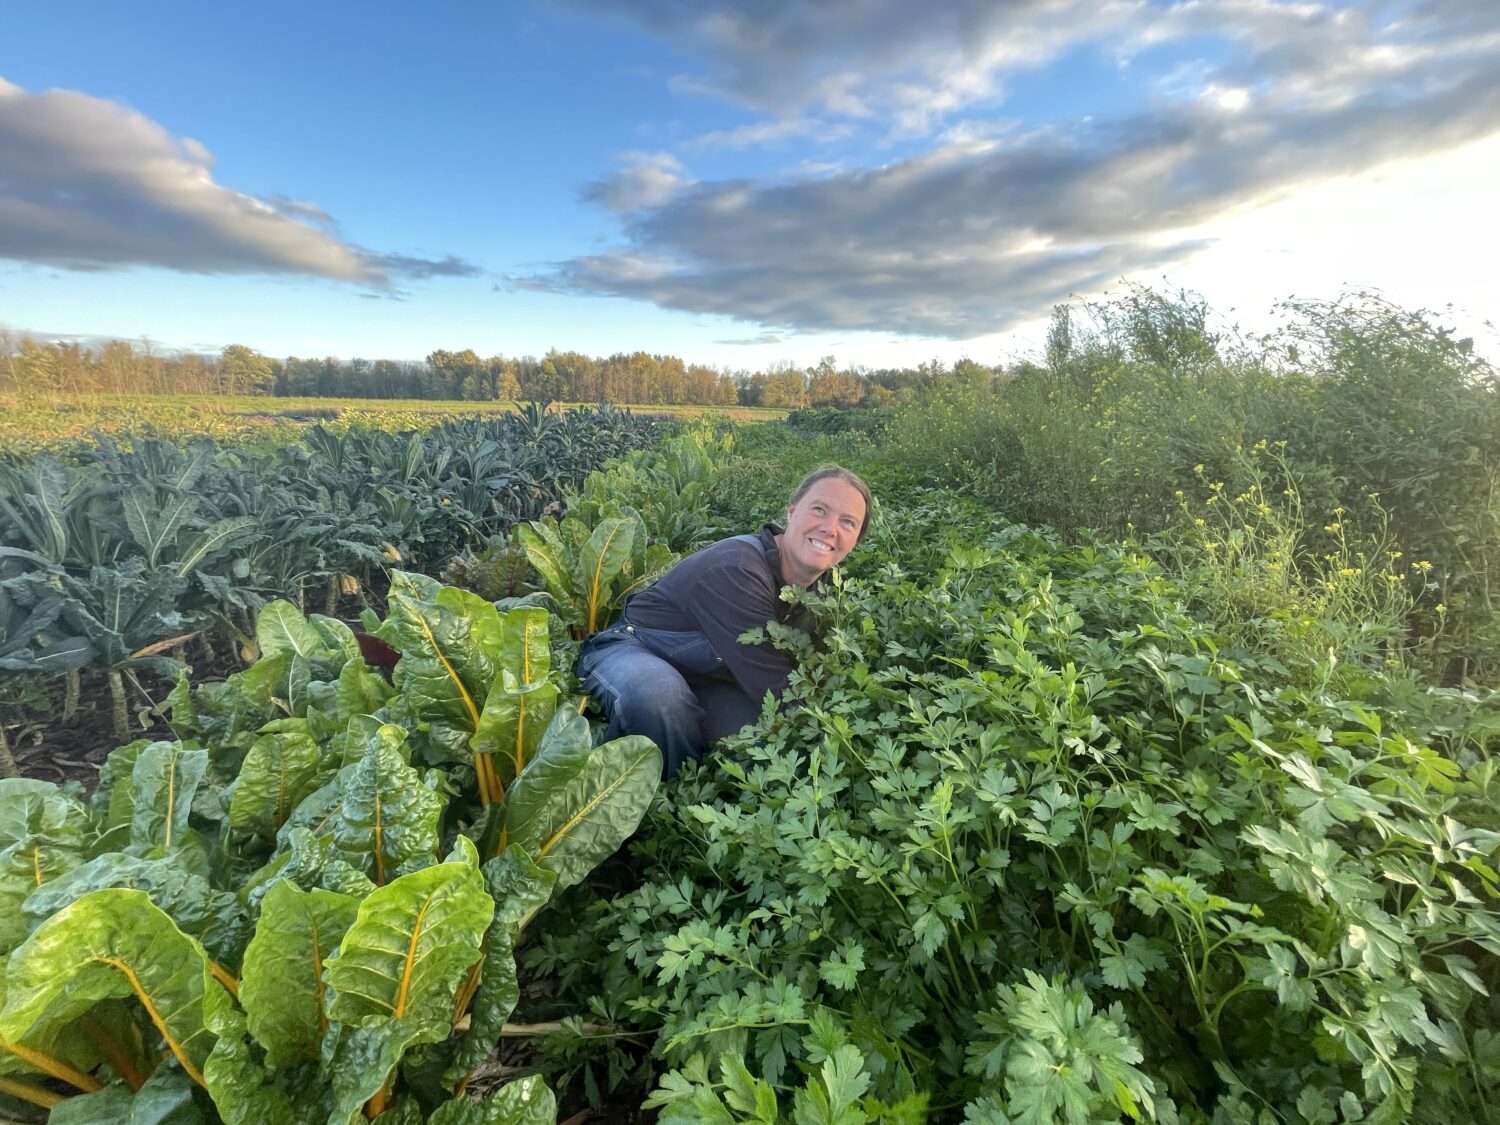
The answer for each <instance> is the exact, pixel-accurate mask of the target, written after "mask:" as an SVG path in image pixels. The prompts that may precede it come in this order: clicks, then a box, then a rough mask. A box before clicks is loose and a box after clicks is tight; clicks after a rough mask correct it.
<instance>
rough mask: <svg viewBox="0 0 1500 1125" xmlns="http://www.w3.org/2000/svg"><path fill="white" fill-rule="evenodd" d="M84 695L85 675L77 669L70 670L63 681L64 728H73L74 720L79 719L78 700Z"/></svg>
mask: <svg viewBox="0 0 1500 1125" xmlns="http://www.w3.org/2000/svg"><path fill="white" fill-rule="evenodd" d="M82 694H83V673H82V671H80V670H79V669H77V668H69V669H68V672H67V677H66V678H65V679H64V681H63V709H62V722H63V726H65V727H69V726H72V725H73V720H74V719H76V718H77V717H78V698H79V696H80V695H82Z"/></svg>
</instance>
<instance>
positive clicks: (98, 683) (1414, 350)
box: [0, 308, 1500, 1125]
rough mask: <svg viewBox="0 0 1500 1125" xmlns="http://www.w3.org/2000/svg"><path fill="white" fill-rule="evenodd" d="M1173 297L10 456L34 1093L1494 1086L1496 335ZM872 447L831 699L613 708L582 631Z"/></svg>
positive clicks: (50, 1105)
mask: <svg viewBox="0 0 1500 1125" xmlns="http://www.w3.org/2000/svg"><path fill="white" fill-rule="evenodd" d="M1179 313H1180V310H1172V309H1168V308H1162V309H1157V310H1155V314H1154V315H1155V316H1156V319H1155V320H1151V321H1150V322H1149V323H1146V324H1144V325H1142V326H1139V328H1140V330H1139V331H1138V332H1137V334H1136V335H1135V336H1134V337H1131V338H1129V339H1126V340H1125V341H1124V342H1123V343H1121V342H1120V341H1118V340H1103V339H1100V340H1089V339H1087V338H1075V344H1074V350H1073V351H1072V353H1071V354H1070V355H1060V356H1057V357H1054V358H1055V362H1054V363H1053V365H1052V367H1051V368H1049V369H1041V368H1037V369H1036V370H1034V371H1029V372H1026V373H1024V374H1023V375H1022V376H1021V377H1018V378H1015V379H1012V380H1009V381H1006V382H1005V383H1004V384H997V385H996V386H976V385H975V384H974V382H973V381H972V380H971V381H969V382H966V383H959V382H954V383H953V384H951V385H948V386H943V387H940V388H938V389H937V391H936V392H935V393H934V394H933V395H931V396H928V397H921V398H914V399H912V400H911V401H908V402H905V403H901V404H898V405H896V406H895V407H894V408H892V409H890V410H889V411H886V412H883V413H881V414H880V415H878V416H871V417H870V418H868V419H865V421H864V423H862V424H861V426H859V427H858V428H855V427H851V426H850V425H848V420H847V419H846V418H840V417H837V416H809V417H802V418H794V419H792V420H791V421H790V422H786V423H780V424H773V425H757V426H740V427H734V426H730V425H727V424H722V423H717V422H713V421H709V420H699V421H696V422H693V423H691V424H675V423H667V422H663V421H660V420H657V419H655V418H651V417H645V416H643V415H642V414H626V413H624V412H622V411H618V410H613V409H603V410H588V409H576V410H569V411H566V412H556V413H544V412H542V411H540V410H538V409H535V408H528V409H523V410H521V411H520V412H515V413H506V414H504V415H502V416H497V417H493V418H471V417H457V418H453V419H451V420H448V421H445V422H443V423H441V424H438V425H433V426H430V427H426V428H423V429H422V430H420V431H414V432H411V433H407V434H399V435H398V434H390V433H385V432H382V431H381V430H379V429H370V428H365V427H348V428H342V429H341V428H335V427H329V426H323V425H317V424H311V425H307V426H306V427H305V428H304V429H302V430H300V431H299V440H298V441H297V442H296V443H294V444H289V445H285V446H281V447H276V448H266V447H264V446H263V445H259V444H251V445H248V446H238V445H235V444H233V443H231V442H230V441H229V440H228V438H227V437H225V438H221V439H219V440H217V441H215V440H204V441H200V442H196V443H192V442H190V443H185V444H183V443H178V442H174V441H167V440H165V439H163V438H161V437H154V438H153V437H133V438H132V439H131V440H129V441H121V442H116V441H113V440H109V439H106V440H104V441H102V442H100V443H98V444H96V445H93V446H78V447H75V448H73V449H72V450H71V451H70V453H69V455H68V456H67V457H66V458H63V457H56V456H52V455H49V454H46V453H38V454H36V455H34V456H28V457H22V456H15V457H13V458H12V459H11V461H10V462H9V463H5V464H0V670H3V678H0V708H3V712H0V733H4V734H5V735H6V736H7V744H6V746H5V750H6V759H7V760H5V761H0V766H6V767H8V769H9V771H10V772H11V773H12V774H15V775H16V776H11V777H7V778H5V779H3V780H0V952H5V953H7V954H8V961H7V963H6V969H5V987H4V991H3V994H0V1111H3V1113H4V1114H5V1115H7V1116H8V1117H11V1118H13V1119H15V1120H20V1121H41V1120H43V1119H44V1118H45V1116H46V1114H47V1113H48V1112H49V1111H51V1112H52V1113H53V1114H54V1115H55V1116H56V1118H57V1119H58V1120H67V1121H75V1122H81V1121H92V1120H100V1121H104V1120H109V1121H117V1120H130V1119H132V1114H134V1115H136V1118H138V1119H151V1120H165V1119H166V1116H165V1115H166V1114H167V1112H168V1111H169V1110H170V1111H171V1112H172V1113H173V1114H180V1115H181V1117H180V1118H179V1117H176V1116H174V1117H172V1120H179V1119H181V1120H193V1121H215V1120H222V1121H226V1122H238V1121H257V1122H266V1123H278V1122H293V1121H319V1122H321V1121H337V1122H341V1123H347V1122H351V1121H354V1120H358V1119H366V1120H378V1121H382V1122H392V1123H396V1125H403V1123H406V1122H412V1123H417V1122H422V1121H431V1122H437V1123H439V1125H458V1123H466V1122H481V1121H482V1122H486V1123H489V1122H518V1123H531V1122H555V1121H557V1120H561V1119H569V1120H585V1119H587V1120H599V1121H611V1122H612V1121H627V1122H628V1121H661V1122H667V1123H672V1125H686V1123H689V1122H727V1123H735V1122H756V1123H761V1125H775V1123H777V1122H796V1123H803V1122H807V1123H811V1122H827V1123H833V1122H837V1123H839V1125H864V1123H890V1125H918V1123H922V1122H934V1123H945V1122H955V1123H958V1122H962V1123H966V1125H1001V1123H1011V1122H1028V1123H1037V1125H1041V1123H1048V1122H1067V1123H1070V1125H1072V1123H1077V1125H1084V1123H1112V1122H1121V1121H1151V1122H1164V1123H1173V1122H1192V1123H1204V1125H1209V1123H1213V1125H1239V1123H1244V1125H1273V1123H1282V1122H1286V1123H1299V1125H1301V1123H1305V1125H1338V1123H1343V1122H1350V1123H1353V1122H1407V1121H1410V1122H1420V1123H1433V1125H1455V1123H1457V1122H1493V1121H1496V1120H1497V1119H1500V771H1497V768H1496V764H1495V756H1494V752H1495V747H1496V745H1497V743H1500V695H1497V693H1496V692H1495V690H1494V689H1495V684H1496V681H1497V678H1500V677H1497V668H1500V661H1497V660H1496V652H1497V643H1500V637H1497V636H1496V633H1495V628H1496V625H1495V620H1494V614H1493V612H1492V608H1491V607H1490V605H1489V603H1488V602H1487V601H1486V599H1487V598H1488V597H1490V594H1489V591H1490V589H1491V588H1492V587H1491V585H1490V583H1491V580H1492V578H1493V577H1494V575H1493V569H1492V568H1493V567H1494V565H1495V557H1494V550H1493V548H1494V546H1495V543H1496V537H1497V531H1496V528H1497V523H1496V510H1495V502H1496V501H1495V497H1496V495H1497V494H1500V493H1497V489H1496V484H1497V479H1500V476H1497V474H1500V436H1497V435H1500V429H1497V427H1496V426H1495V422H1496V419H1497V418H1500V412H1497V408H1496V405H1495V381H1494V375H1493V372H1492V371H1491V370H1489V369H1488V368H1487V367H1486V366H1485V365H1484V364H1483V363H1482V361H1479V360H1478V359H1476V358H1475V357H1472V355H1471V353H1470V350H1469V349H1468V347H1467V346H1460V345H1459V343H1458V342H1455V341H1451V340H1448V339H1447V338H1445V337H1443V336H1442V335H1441V334H1440V333H1435V332H1433V331H1431V330H1429V329H1428V328H1427V327H1425V326H1424V325H1422V324H1421V323H1416V322H1413V321H1411V320H1409V319H1402V318H1401V317H1399V316H1395V315H1389V316H1386V318H1385V319H1381V318H1380V317H1378V316H1373V315H1371V316H1368V317H1366V318H1365V319H1359V320H1358V321H1357V323H1356V322H1351V321H1350V320H1349V319H1348V317H1347V316H1343V314H1340V313H1337V312H1336V311H1335V312H1334V313H1328V312H1326V311H1325V312H1324V313H1323V314H1321V315H1324V316H1325V317H1326V318H1329V319H1327V320H1325V321H1324V322H1322V323H1324V326H1325V327H1328V328H1329V329H1330V330H1329V332H1328V334H1327V335H1328V339H1330V340H1332V341H1335V343H1339V344H1340V346H1346V345H1349V342H1350V341H1351V340H1352V341H1354V342H1355V343H1356V344H1357V345H1358V346H1357V347H1353V348H1352V349H1351V350H1350V351H1349V352H1347V353H1341V352H1338V351H1336V350H1329V351H1326V352H1319V351H1318V350H1317V349H1315V348H1313V347H1311V346H1309V347H1308V348H1307V350H1306V351H1305V352H1304V353H1303V354H1304V355H1306V356H1310V357H1311V358H1308V359H1306V360H1305V364H1306V366H1305V367H1304V368H1300V369H1296V370H1287V369H1285V368H1282V369H1277V370H1271V369H1269V367H1256V366H1255V365H1254V364H1252V363H1250V362H1248V361H1247V360H1246V358H1245V357H1243V356H1227V355H1224V356H1220V355H1217V354H1215V353H1212V351H1211V349H1209V348H1207V347H1206V346H1205V345H1204V341H1203V340H1202V339H1201V338H1193V337H1192V335H1191V333H1189V332H1187V331H1185V330H1184V324H1183V323H1182V322H1181V321H1172V320H1171V317H1172V316H1173V315H1177V314H1179ZM1362 315H1363V314H1362ZM1341 316H1343V319H1339V317H1341ZM1164 325H1165V326H1166V327H1167V328H1170V329H1172V330H1173V331H1171V332H1164V331H1163V330H1162V329H1163V326H1164ZM1186 327H1189V328H1190V327H1191V325H1190V324H1189V325H1187V326H1186ZM1148 328H1149V330H1150V331H1146V329H1148ZM1163 340H1166V341H1168V343H1167V344H1163ZM1174 341H1175V342H1174ZM1153 348H1154V349H1155V350H1154V351H1153V350H1152V349H1153ZM1371 356H1374V357H1376V358H1375V359H1374V360H1372V359H1370V357H1371ZM1314 365H1316V369H1315V366H1314ZM1382 380H1384V382H1382ZM1393 387H1399V389H1400V391H1401V394H1400V395H1399V396H1398V395H1395V394H1393V393H1392V389H1393ZM255 401H256V402H263V401H265V400H255ZM276 405H278V406H286V404H285V403H277V404H276ZM428 405H429V404H423V406H424V407H426V406H428ZM287 408H288V409H297V408H300V407H287ZM307 409H318V408H317V407H308V408H307ZM398 413H399V412H398ZM456 413H462V412H456ZM1345 434H1347V435H1348V436H1347V437H1345V436H1344V435H1345ZM1383 442H1384V443H1386V444H1384V445H1382V443H1383ZM828 461H837V462H839V463H841V464H844V465H846V466H848V467H850V468H851V469H853V470H855V471H856V472H859V473H860V474H861V475H862V476H864V477H865V479H867V480H868V481H869V483H870V484H871V486H872V488H873V491H874V494H875V496H876V497H877V502H878V510H877V511H876V513H875V516H874V519H873V521H872V523H871V526H870V529H869V531H868V533H867V535H866V536H865V539H864V541H863V542H861V544H860V545H859V546H858V547H857V548H856V550H855V551H854V552H853V553H852V554H851V555H850V556H849V558H848V560H847V562H846V564H845V565H844V566H843V567H841V568H840V569H839V571H838V572H836V574H835V575H834V576H833V578H832V580H831V581H830V582H828V583H827V584H826V585H824V586H822V587H821V588H819V589H817V590H815V591H812V592H807V593H804V594H800V595H797V596H799V597H800V598H802V600H804V601H805V602H806V604H807V605H808V606H809V608H810V610H811V612H812V614H813V616H814V617H815V619H816V620H817V622H818V629H817V632H816V639H815V642H814V643H813V644H811V645H808V644H807V643H806V641H805V640H803V641H802V642H801V647H800V648H799V649H796V651H797V652H798V659H799V670H798V671H797V672H796V673H795V674H794V675H793V678H792V682H791V686H790V688H789V691H788V697H787V699H786V700H785V702H784V705H783V706H781V707H772V706H768V707H767V708H766V709H765V710H764V712H763V713H762V716H761V718H760V720H759V721H758V722H757V723H755V724H753V725H750V726H747V727H746V728H744V729H743V730H742V731H741V732H740V733H739V734H737V735H736V736H734V737H732V738H730V739H727V740H725V741H723V742H721V743H719V744H718V745H717V746H716V747H715V748H713V750H712V751H711V752H710V753H709V754H708V755H707V756H706V757H705V760H704V761H703V762H701V763H690V764H689V765H688V767H687V768H686V769H685V770H684V771H683V773H682V774H680V775H679V776H677V777H676V778H674V779H673V780H671V781H669V782H661V781H660V772H661V755H660V751H659V750H658V749H657V747H656V746H654V745H653V744H652V743H651V742H649V741H648V740H645V739H642V738H639V737H634V736H632V737H627V738H623V739H618V740H615V741H610V742H600V741H599V727H598V723H597V720H598V718H599V716H598V714H597V711H596V710H595V708H593V707H592V706H591V705H590V702H589V701H588V700H587V699H585V698H583V697H582V696H581V695H580V692H579V685H578V682H577V680H576V677H575V676H574V674H573V666H574V663H575V661H576V658H577V654H578V651H579V646H580V644H581V642H582V640H583V638H585V637H586V636H588V635H589V634H591V633H593V632H595V631H597V630H599V629H601V628H604V627H606V626H607V625H608V624H609V623H610V621H611V620H613V619H614V617H615V616H616V615H617V614H618V612H619V610H620V607H621V605H622V604H623V600H624V598H625V597H626V596H627V595H628V594H629V593H630V592H631V591H633V590H635V589H638V588H639V587H640V586H641V585H642V584H643V583H645V582H648V581H650V580H651V578H652V577H654V576H655V575H658V574H660V573H661V572H663V571H664V570H665V569H666V568H667V567H669V566H670V565H671V564H672V563H673V562H674V561H675V560H676V559H678V558H680V557H682V556H684V555H686V554H688V553H690V552H691V551H693V550H696V549H697V548H699V547H701V546H704V545H706V544H708V543H711V542H714V541H716V540H718V539H720V538H723V537H725V536H727V535H731V534H736V533H739V532H742V531H745V530H751V529H754V528H755V527H756V526H758V525H759V524H760V523H761V522H762V521H763V520H766V519H775V518H776V517H777V516H778V514H780V513H782V512H784V510H785V498H786V497H787V495H788V494H789V492H790V491H791V489H792V488H793V487H794V486H795V485H796V483H797V481H798V480H799V479H800V478H801V476H802V474H803V473H805V472H806V471H807V470H808V469H810V468H812V467H814V466H816V465H818V464H822V463H826V462H828ZM1454 465H1463V466H1466V470H1465V472H1464V473H1463V474H1459V475H1457V476H1455V474H1453V473H1452V472H1451V468H1452V466H1454ZM1439 470H1441V471H1439ZM559 501H561V503H559ZM1069 512H1072V513H1073V518H1072V519H1071V520H1070V519H1069V518H1068V513H1069ZM772 632H773V633H774V632H775V630H772ZM771 641H772V643H778V644H784V645H791V646H794V647H795V646H796V645H797V644H798V640H797V638H790V637H787V636H784V635H775V636H773V637H772V638H771ZM90 723H92V724H93V727H92V728H89V724H90ZM85 728H89V729H90V730H92V731H93V733H85ZM476 1095H477V1096H481V1097H482V1098H483V1102H482V1106H481V1104H479V1103H476V1102H475V1101H474V1100H473V1098H474V1096H476ZM54 1107H61V1108H54ZM151 1114H156V1115H157V1116H155V1117H151V1116H150V1115H151ZM579 1114H589V1115H591V1116H588V1117H587V1118H585V1117H580V1116H578V1115H579Z"/></svg>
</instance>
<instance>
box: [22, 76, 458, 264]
mask: <svg viewBox="0 0 1500 1125" xmlns="http://www.w3.org/2000/svg"><path fill="white" fill-rule="evenodd" d="M213 165H214V160H213V157H212V155H211V154H210V153H209V151H208V150H207V148H205V147H204V146H203V145H202V144H201V143H200V142H198V141H195V140H192V139H190V138H183V137H173V136H172V135H171V134H169V133H168V132H167V131H166V130H165V129H164V128H162V126H161V125H159V124H157V123H156V122H154V121H152V120H150V119H149V118H147V117H145V116H144V115H142V114H140V113H137V112H135V111H134V110H131V109H129V108H128V107H126V106H123V105H120V104H119V103H117V102H111V101H107V100H104V99H102V98H95V97H91V96H89V95H87V94H82V93H78V92H76V91H71V90H49V91H46V92H44V93H39V94H31V93H27V92H26V91H24V90H22V89H21V88H20V87H18V86H16V85H14V84H12V83H9V82H5V81H4V80H3V79H0V169H3V170H4V176H3V178H0V258H9V259H13V260H17V261H23V262H36V263H42V264H46V265H52V266H58V267H62V268H64V269H82V270H99V269H121V268H127V267H131V266H160V267H164V268H167V269H176V270H184V271H188V272H195V273H281V274H309V275H313V276H318V277H327V278H333V279H336V280H339V281H349V282H356V283H360V284H365V285H373V286H385V285H387V284H388V283H389V282H390V280H391V278H392V277H393V276H395V275H403V276H412V277H422V276H432V275H434V274H471V273H474V272H477V271H476V270H475V269H474V267H472V266H469V265H468V264H467V263H464V262H461V261H459V260H458V259H455V258H447V259H442V260H429V259H423V258H414V257H406V256H401V255H383V254H377V253H372V252H370V251H368V250H364V249H361V248H360V247H357V246H354V245H351V244H349V243H347V242H344V241H342V240H340V239H339V238H338V237H336V236H335V235H334V234H333V233H331V230H330V229H319V227H325V228H331V227H332V226H333V221H332V219H331V218H330V217H329V216H328V215H327V214H326V213H325V212H323V211H322V209H321V208H318V207H317V206H316V205H314V204H310V203H305V202H299V201H294V200H290V199H287V198H286V197H284V196H279V195H278V196H271V197H270V198H268V199H264V200H263V199H257V198H255V197H253V196H249V195H246V194H243V193H241V192H237V191H234V190H233V189H231V188H228V187H225V186H223V185H221V184H219V183H216V182H215V180H214V177H213ZM309 221H310V222H312V223H315V224H318V225H317V226H314V225H309Z"/></svg>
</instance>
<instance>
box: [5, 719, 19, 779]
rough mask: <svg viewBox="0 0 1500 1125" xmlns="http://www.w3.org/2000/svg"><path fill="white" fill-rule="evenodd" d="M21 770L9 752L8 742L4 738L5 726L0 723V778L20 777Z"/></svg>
mask: <svg viewBox="0 0 1500 1125" xmlns="http://www.w3.org/2000/svg"><path fill="white" fill-rule="evenodd" d="M20 776H21V768H20V767H19V766H17V765H16V759H15V757H14V756H13V755H12V754H11V752H10V742H9V740H7V739H6V737H5V725H4V724H3V723H0V777H20Z"/></svg>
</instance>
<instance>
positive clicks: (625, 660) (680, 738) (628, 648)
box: [578, 631, 704, 777]
mask: <svg viewBox="0 0 1500 1125" xmlns="http://www.w3.org/2000/svg"><path fill="white" fill-rule="evenodd" d="M578 675H579V677H580V679H581V680H582V682H583V689H584V691H586V692H588V693H589V694H590V695H592V696H594V697H595V698H596V699H597V700H598V702H599V705H600V707H601V708H602V709H603V710H604V713H605V714H606V715H607V716H608V717H609V727H608V729H607V730H606V732H605V734H606V737H608V738H618V737H620V736H621V735H626V734H639V735H644V736H645V737H647V738H649V739H651V741H652V742H655V743H656V744H657V746H659V747H660V748H661V752H662V759H663V776H664V777H671V776H672V775H673V774H675V773H676V772H677V770H678V768H679V767H680V766H681V765H682V763H683V762H684V761H686V760H687V759H688V758H689V757H694V758H697V757H700V756H701V755H702V753H703V746H704V740H703V708H702V707H701V706H700V705H699V702H698V697H697V696H696V695H695V694H694V693H693V690H692V688H690V687H689V686H688V683H687V681H686V680H684V679H683V677H682V674H681V673H680V672H678V671H677V669H675V668H673V667H672V665H670V664H668V663H667V662H666V661H665V660H663V659H661V658H660V657H658V656H656V655H654V654H652V653H650V652H648V651H647V650H646V649H645V648H644V647H643V646H642V645H641V644H640V643H639V642H637V641H636V640H635V638H634V637H632V636H630V635H629V634H627V633H624V632H623V631H620V632H614V631H611V634H609V635H605V634H601V635H599V636H597V637H596V638H591V639H590V641H589V643H588V644H587V645H586V646H585V648H584V653H583V657H582V659H580V660H579V662H578Z"/></svg>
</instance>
